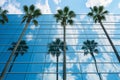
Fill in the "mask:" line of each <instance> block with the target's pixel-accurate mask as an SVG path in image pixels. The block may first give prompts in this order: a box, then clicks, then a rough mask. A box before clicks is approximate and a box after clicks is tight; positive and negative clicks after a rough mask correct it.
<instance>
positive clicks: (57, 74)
mask: <svg viewBox="0 0 120 80" xmlns="http://www.w3.org/2000/svg"><path fill="white" fill-rule="evenodd" d="M56 60H57V65H56V73H57V74H56V80H58V56H56Z"/></svg>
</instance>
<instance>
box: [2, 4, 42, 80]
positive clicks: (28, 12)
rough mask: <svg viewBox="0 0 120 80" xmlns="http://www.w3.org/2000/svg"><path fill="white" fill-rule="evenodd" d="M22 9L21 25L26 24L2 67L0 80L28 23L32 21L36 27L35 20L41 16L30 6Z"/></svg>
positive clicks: (38, 11) (37, 10)
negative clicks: (23, 13)
mask: <svg viewBox="0 0 120 80" xmlns="http://www.w3.org/2000/svg"><path fill="white" fill-rule="evenodd" d="M23 9H24V12H25V15H24V16H23V19H22V22H21V23H24V22H26V24H25V27H24V29H23V31H22V33H21V35H20V37H19V39H18V42H17V44H16V46H15V47H14V49H13V51H12V53H11V55H10V57H9V59H8V61H7V63H6V65H5V67H4V69H3V71H2V74H1V77H0V80H2V79H3V77H4V75H5V73H6V71H7V68H8V66H9V64H10V62H11V60H12V57H13V55H14V53H15V51H16V50H17V47H18V46H19V44H20V41H21V40H22V37H23V36H24V34H25V32H26V30H27V28H28V25H29V24H30V22H31V21H32V22H33V24H34V25H35V26H37V25H38V22H37V20H35V19H36V18H38V17H39V16H40V15H41V12H40V9H35V6H34V5H31V6H30V7H27V6H26V5H25V6H24V8H23Z"/></svg>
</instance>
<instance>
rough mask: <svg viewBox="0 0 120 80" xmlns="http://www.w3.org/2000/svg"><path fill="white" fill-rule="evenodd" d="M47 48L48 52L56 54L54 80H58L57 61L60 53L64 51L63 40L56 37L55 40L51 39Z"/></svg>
mask: <svg viewBox="0 0 120 80" xmlns="http://www.w3.org/2000/svg"><path fill="white" fill-rule="evenodd" d="M48 48H49V49H48V54H51V55H52V56H56V62H57V65H56V73H57V74H56V80H58V62H59V56H60V54H61V53H62V52H63V51H64V42H63V41H61V40H60V39H59V38H57V39H56V40H55V41H52V42H51V43H49V44H48ZM66 49H67V48H66Z"/></svg>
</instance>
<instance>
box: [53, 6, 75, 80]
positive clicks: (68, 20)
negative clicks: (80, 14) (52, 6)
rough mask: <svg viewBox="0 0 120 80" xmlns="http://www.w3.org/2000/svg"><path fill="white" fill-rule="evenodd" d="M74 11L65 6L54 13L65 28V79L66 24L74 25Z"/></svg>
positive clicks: (64, 78)
mask: <svg viewBox="0 0 120 80" xmlns="http://www.w3.org/2000/svg"><path fill="white" fill-rule="evenodd" d="M75 16H76V15H75V13H74V11H70V10H69V7H67V6H66V7H64V9H63V10H61V9H59V10H57V13H56V14H55V15H54V17H55V18H56V21H57V22H60V24H61V26H62V27H63V30H64V34H63V35H64V37H63V40H64V55H63V80H66V26H67V25H68V24H70V25H73V23H74V21H73V18H74V17H75Z"/></svg>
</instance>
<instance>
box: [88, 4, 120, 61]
mask: <svg viewBox="0 0 120 80" xmlns="http://www.w3.org/2000/svg"><path fill="white" fill-rule="evenodd" d="M90 10H91V12H89V13H88V14H87V15H88V16H90V17H92V18H93V20H94V22H95V23H97V22H98V23H100V25H101V27H102V29H103V31H104V32H105V35H106V36H107V39H108V40H109V42H110V44H111V46H112V48H113V50H114V53H115V55H116V57H117V59H118V61H119V62H120V57H119V54H118V52H117V50H116V48H115V46H114V44H113V42H112V40H111V39H110V37H109V35H108V33H107V31H106V29H105V28H104V26H103V24H102V21H103V20H106V18H105V15H106V14H108V11H107V10H104V7H103V6H99V7H97V6H94V7H93V8H91V7H90Z"/></svg>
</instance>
